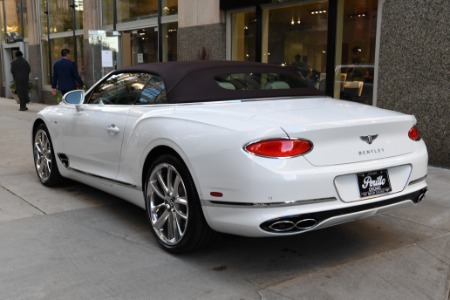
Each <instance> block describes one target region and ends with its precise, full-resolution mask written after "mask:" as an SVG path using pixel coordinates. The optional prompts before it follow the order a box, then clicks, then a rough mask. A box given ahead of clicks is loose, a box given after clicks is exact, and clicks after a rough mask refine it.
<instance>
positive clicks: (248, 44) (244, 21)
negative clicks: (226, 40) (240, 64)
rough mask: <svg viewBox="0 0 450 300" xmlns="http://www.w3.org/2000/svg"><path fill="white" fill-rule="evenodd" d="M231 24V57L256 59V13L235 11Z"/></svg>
mask: <svg viewBox="0 0 450 300" xmlns="http://www.w3.org/2000/svg"><path fill="white" fill-rule="evenodd" d="M231 24H232V29H231V47H232V49H231V59H232V60H239V61H255V53H256V52H255V46H256V45H255V42H256V13H255V12H241V13H235V14H233V15H232V16H231Z"/></svg>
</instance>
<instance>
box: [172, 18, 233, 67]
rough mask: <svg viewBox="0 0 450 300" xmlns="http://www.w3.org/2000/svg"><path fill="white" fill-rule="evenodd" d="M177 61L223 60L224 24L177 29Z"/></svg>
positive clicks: (224, 48)
mask: <svg viewBox="0 0 450 300" xmlns="http://www.w3.org/2000/svg"><path fill="white" fill-rule="evenodd" d="M177 47H178V50H177V51H178V60H200V59H205V60H224V59H225V58H226V53H225V50H226V46H225V24H222V23H220V24H210V25H201V26H191V27H184V28H178V46H177Z"/></svg>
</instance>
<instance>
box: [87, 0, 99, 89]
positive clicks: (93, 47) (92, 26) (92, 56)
mask: <svg viewBox="0 0 450 300" xmlns="http://www.w3.org/2000/svg"><path fill="white" fill-rule="evenodd" d="M101 11H102V3H101V0H93V1H84V10H83V19H84V21H83V39H84V41H83V54H84V66H83V67H84V70H86V71H85V72H84V73H85V74H84V77H85V78H84V82H85V84H86V87H91V86H92V85H93V84H94V83H95V82H97V80H99V79H100V78H101V77H102V69H101V68H99V67H94V66H97V65H98V61H101V50H102V49H101V45H100V44H99V43H91V41H90V36H89V31H93V30H94V31H95V30H99V29H101V28H102V19H101Z"/></svg>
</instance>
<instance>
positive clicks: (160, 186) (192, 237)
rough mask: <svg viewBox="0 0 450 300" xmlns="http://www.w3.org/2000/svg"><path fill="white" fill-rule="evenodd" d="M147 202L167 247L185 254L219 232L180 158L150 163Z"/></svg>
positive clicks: (165, 157)
mask: <svg viewBox="0 0 450 300" xmlns="http://www.w3.org/2000/svg"><path fill="white" fill-rule="evenodd" d="M145 203H146V211H147V217H148V219H149V221H150V224H151V226H152V228H153V233H154V235H155V237H156V240H157V241H158V242H159V244H160V245H161V246H162V247H163V248H164V249H165V250H167V251H169V252H172V253H185V252H189V251H193V250H196V249H199V248H202V247H205V246H207V245H208V244H210V243H211V242H212V241H213V240H214V237H215V235H216V233H215V232H214V231H213V230H212V229H211V228H210V227H209V226H208V224H207V223H206V220H205V218H204V216H203V212H202V209H201V206H200V201H199V198H198V194H197V191H196V189H195V185H194V182H193V180H192V178H191V176H190V174H189V171H188V169H187V167H186V166H185V165H184V163H183V162H182V161H181V160H180V159H179V158H177V157H175V156H172V155H163V156H160V157H159V158H158V159H156V160H155V161H154V162H153V163H152V164H151V166H150V168H149V171H148V173H147V177H146V184H145Z"/></svg>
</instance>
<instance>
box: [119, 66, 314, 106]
mask: <svg viewBox="0 0 450 300" xmlns="http://www.w3.org/2000/svg"><path fill="white" fill-rule="evenodd" d="M122 72H133V73H134V72H145V73H152V74H155V75H158V76H160V77H162V78H163V80H164V84H165V87H166V95H167V101H168V102H169V103H186V102H205V101H219V100H238V99H239V100H240V99H252V98H267V97H270V98H272V97H292V96H315V95H322V93H320V92H319V91H318V90H316V89H314V88H311V87H308V86H307V85H306V84H305V86H304V87H301V88H289V89H256V90H245V89H244V90H243V89H226V88H223V87H221V86H220V85H219V84H218V83H217V78H218V77H220V76H224V75H227V74H251V73H278V74H286V75H288V76H294V77H299V75H298V71H297V70H296V69H294V68H291V67H283V66H278V65H270V64H264V63H258V62H240V61H176V62H162V63H149V64H139V65H135V66H131V67H124V68H121V69H119V70H117V71H115V72H114V73H122Z"/></svg>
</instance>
